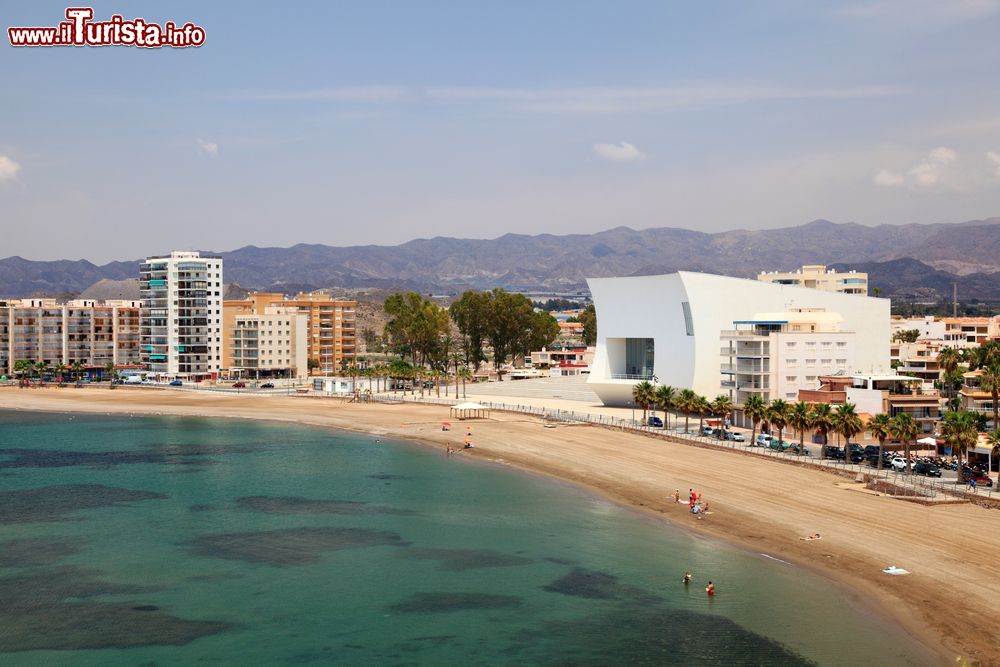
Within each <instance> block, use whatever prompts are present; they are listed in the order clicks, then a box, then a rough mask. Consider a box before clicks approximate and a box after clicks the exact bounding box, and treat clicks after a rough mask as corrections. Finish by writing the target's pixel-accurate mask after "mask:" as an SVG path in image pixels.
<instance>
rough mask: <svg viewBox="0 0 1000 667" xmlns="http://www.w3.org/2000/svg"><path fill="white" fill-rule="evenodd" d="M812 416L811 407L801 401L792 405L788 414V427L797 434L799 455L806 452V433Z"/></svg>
mask: <svg viewBox="0 0 1000 667" xmlns="http://www.w3.org/2000/svg"><path fill="white" fill-rule="evenodd" d="M812 415H813V411H812V406H810V405H809V404H808V403H804V402H802V401H799V402H798V403H795V404H794V405H792V408H791V410H790V411H789V413H788V423H789V425H790V426H791V427H792V428H794V429H795V430H797V431H798V432H799V454H803V453H805V451H806V446H805V442H806V431H807V430H808V429H809V428H811V427H812V423H813V417H812Z"/></svg>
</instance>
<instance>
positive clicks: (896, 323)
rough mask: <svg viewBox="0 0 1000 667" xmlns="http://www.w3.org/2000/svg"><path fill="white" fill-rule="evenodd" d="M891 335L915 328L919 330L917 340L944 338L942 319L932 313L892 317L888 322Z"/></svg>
mask: <svg viewBox="0 0 1000 667" xmlns="http://www.w3.org/2000/svg"><path fill="white" fill-rule="evenodd" d="M889 329H890V331H891V332H892V335H893V336H894V335H896V334H897V333H899V332H901V331H912V330H914V329H916V330H917V331H919V332H920V336H919V338H917V340H944V329H945V327H944V321H943V320H940V319H938V318H936V317H934V316H933V315H926V316H924V317H893V318H892V322H891V323H890V324H889Z"/></svg>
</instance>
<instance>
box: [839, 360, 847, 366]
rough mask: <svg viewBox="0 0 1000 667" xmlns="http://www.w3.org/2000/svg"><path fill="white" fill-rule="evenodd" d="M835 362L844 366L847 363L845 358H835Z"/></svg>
mask: <svg viewBox="0 0 1000 667" xmlns="http://www.w3.org/2000/svg"><path fill="white" fill-rule="evenodd" d="M837 364H839V365H841V366H846V365H847V359H837Z"/></svg>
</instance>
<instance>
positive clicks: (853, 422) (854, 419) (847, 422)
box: [833, 403, 864, 460]
mask: <svg viewBox="0 0 1000 667" xmlns="http://www.w3.org/2000/svg"><path fill="white" fill-rule="evenodd" d="M833 423H834V427H835V428H836V429H837V432H838V433H840V434H841V435H843V436H844V452H845V454H847V456H848V457H849V456H850V454H849V453H847V449H848V448H849V447H850V446H851V438H853V437H854V436H856V435H857V434H858V433H861V431H863V430H864V425H863V424H862V423H861V417H859V416H858V413H857V409H856V407H855V405H854V404H853V403H843V404H841V405H838V406H837V411H836V412H835V413H834V415H833ZM848 460H849V458H848Z"/></svg>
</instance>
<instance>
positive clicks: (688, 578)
mask: <svg viewBox="0 0 1000 667" xmlns="http://www.w3.org/2000/svg"><path fill="white" fill-rule="evenodd" d="M690 583H691V573H690V572H685V573H684V585H685V586H687V585H688V584H690Z"/></svg>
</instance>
